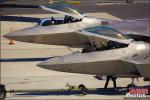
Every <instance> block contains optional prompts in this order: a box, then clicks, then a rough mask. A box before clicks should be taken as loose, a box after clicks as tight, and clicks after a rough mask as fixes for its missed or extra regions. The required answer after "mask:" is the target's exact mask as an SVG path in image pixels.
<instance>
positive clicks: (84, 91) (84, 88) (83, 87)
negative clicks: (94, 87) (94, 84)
mask: <svg viewBox="0 0 150 100" xmlns="http://www.w3.org/2000/svg"><path fill="white" fill-rule="evenodd" d="M78 89H81V93H82V94H83V95H86V94H87V91H88V89H87V88H86V87H85V85H83V84H80V85H79V86H78Z"/></svg>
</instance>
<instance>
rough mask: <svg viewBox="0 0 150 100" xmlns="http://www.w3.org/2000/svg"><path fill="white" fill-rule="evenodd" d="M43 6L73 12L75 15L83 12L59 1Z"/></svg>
mask: <svg viewBox="0 0 150 100" xmlns="http://www.w3.org/2000/svg"><path fill="white" fill-rule="evenodd" d="M45 7H47V8H50V9H55V10H59V11H63V12H66V13H70V14H75V15H81V14H83V13H81V12H80V11H79V10H77V9H75V8H74V7H72V6H70V5H67V4H65V3H60V2H55V3H52V4H48V5H46V6H45Z"/></svg>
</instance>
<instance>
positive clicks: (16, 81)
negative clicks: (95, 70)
mask: <svg viewBox="0 0 150 100" xmlns="http://www.w3.org/2000/svg"><path fill="white" fill-rule="evenodd" d="M137 13H138V12H137ZM86 14H87V15H88V16H93V17H97V18H105V19H106V18H108V19H118V20H122V19H121V18H120V17H117V16H114V15H113V14H110V13H107V12H90V13H86ZM15 15H18V14H15ZM19 16H26V17H28V16H29V17H50V16H60V15H59V14H19ZM141 16H142V18H143V15H141ZM144 16H146V15H144ZM132 18H134V16H132ZM33 25H35V24H34V23H23V22H5V21H4V22H1V83H2V84H5V85H6V89H7V90H10V89H20V90H22V89H67V88H68V87H66V84H67V83H69V84H70V85H74V86H78V85H79V84H84V85H85V86H86V87H87V88H100V90H99V91H94V92H91V93H90V94H88V95H84V96H82V95H79V94H76V93H69V92H67V93H64V92H59V91H58V92H55V93H51V92H46V93H31V92H30V93H17V94H16V93H12V94H10V93H8V94H7V97H6V100H12V99H13V100H14V99H15V100H16V99H17V100H22V99H36V100H38V99H115V100H116V99H123V98H124V97H125V93H126V92H123V94H122V92H115V91H114V90H113V89H111V88H108V89H109V90H108V91H109V92H106V91H105V90H104V88H103V87H104V84H105V80H97V79H96V78H94V77H93V76H94V75H85V74H73V73H65V72H57V71H50V70H46V69H42V68H40V67H38V66H36V64H38V63H39V62H40V61H42V60H44V59H47V58H49V57H54V56H61V55H66V54H70V53H72V52H76V51H80V50H81V49H80V48H68V47H64V46H52V45H43V44H32V43H23V42H17V41H14V42H15V44H14V45H8V43H9V42H10V40H8V39H5V38H3V37H2V36H3V35H4V34H6V33H8V32H10V31H11V29H13V30H18V29H22V28H25V27H30V26H33ZM130 83H131V79H129V78H123V79H122V78H118V79H117V86H118V87H126V86H127V85H128V84H130ZM135 84H136V85H138V86H147V85H150V83H149V82H144V81H143V78H139V81H137V80H135ZM112 85H113V84H112V82H110V84H109V87H112Z"/></svg>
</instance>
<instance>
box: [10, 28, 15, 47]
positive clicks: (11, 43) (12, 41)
mask: <svg viewBox="0 0 150 100" xmlns="http://www.w3.org/2000/svg"><path fill="white" fill-rule="evenodd" d="M12 31H13V29H12V28H11V30H10V32H12ZM8 44H9V45H14V44H15V42H14V40H9V43H8Z"/></svg>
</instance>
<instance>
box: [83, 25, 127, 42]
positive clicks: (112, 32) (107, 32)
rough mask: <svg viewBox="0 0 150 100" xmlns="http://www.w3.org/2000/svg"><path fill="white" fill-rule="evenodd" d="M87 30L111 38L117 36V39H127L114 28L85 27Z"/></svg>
mask: <svg viewBox="0 0 150 100" xmlns="http://www.w3.org/2000/svg"><path fill="white" fill-rule="evenodd" d="M85 30H86V31H88V32H91V33H95V34H99V35H103V36H108V37H112V38H117V39H129V37H128V36H126V35H124V34H122V33H121V32H119V31H117V30H116V29H113V28H110V27H107V26H96V27H92V28H86V29H85Z"/></svg>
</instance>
